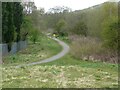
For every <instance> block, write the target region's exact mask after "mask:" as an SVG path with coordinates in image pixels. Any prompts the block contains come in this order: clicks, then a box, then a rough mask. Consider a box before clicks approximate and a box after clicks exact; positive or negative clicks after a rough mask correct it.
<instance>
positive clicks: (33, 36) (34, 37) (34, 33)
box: [30, 28, 39, 44]
mask: <svg viewBox="0 0 120 90" xmlns="http://www.w3.org/2000/svg"><path fill="white" fill-rule="evenodd" d="M38 35H39V31H38V30H37V29H35V28H33V29H31V32H30V39H31V41H32V42H33V43H34V44H35V43H36V41H37V39H38Z"/></svg>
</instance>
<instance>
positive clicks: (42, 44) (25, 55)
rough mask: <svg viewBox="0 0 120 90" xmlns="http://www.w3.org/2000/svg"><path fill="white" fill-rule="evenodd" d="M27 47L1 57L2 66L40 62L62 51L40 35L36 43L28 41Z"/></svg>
mask: <svg viewBox="0 0 120 90" xmlns="http://www.w3.org/2000/svg"><path fill="white" fill-rule="evenodd" d="M28 44H29V45H28V47H27V48H26V49H24V50H22V51H20V52H18V53H16V54H14V55H9V56H6V57H3V62H4V64H3V66H6V65H7V66H13V65H19V64H25V63H30V62H35V61H40V60H43V59H46V58H48V57H51V56H53V55H55V54H57V53H59V52H60V51H61V50H62V47H61V46H60V45H59V44H58V43H57V42H56V41H54V40H52V39H50V38H48V37H46V36H45V35H43V34H41V35H40V36H39V38H38V41H37V42H36V43H35V44H33V43H32V42H31V41H30V40H29V41H28Z"/></svg>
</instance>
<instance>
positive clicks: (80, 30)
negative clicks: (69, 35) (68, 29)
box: [73, 22, 88, 36]
mask: <svg viewBox="0 0 120 90" xmlns="http://www.w3.org/2000/svg"><path fill="white" fill-rule="evenodd" d="M73 32H74V33H75V34H78V35H84V36H87V32H88V29H87V26H86V25H85V23H84V22H79V23H77V24H76V25H75V27H74V29H73Z"/></svg>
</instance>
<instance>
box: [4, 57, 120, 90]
mask: <svg viewBox="0 0 120 90" xmlns="http://www.w3.org/2000/svg"><path fill="white" fill-rule="evenodd" d="M117 68H118V67H117V65H115V64H109V63H101V62H90V61H83V60H81V61H79V60H77V59H75V58H73V57H71V56H70V55H67V56H65V57H63V58H61V59H60V60H57V61H54V62H50V63H47V64H42V65H36V66H30V67H21V68H18V69H16V68H14V67H9V68H3V69H2V70H3V73H2V74H3V80H2V81H3V84H2V85H3V88H4V87H5V88H7V87H11V88H18V87H19V88H117V85H118V76H117V75H118V72H117ZM18 75H19V76H18Z"/></svg>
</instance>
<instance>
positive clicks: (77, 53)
mask: <svg viewBox="0 0 120 90" xmlns="http://www.w3.org/2000/svg"><path fill="white" fill-rule="evenodd" d="M75 37H76V38H74V39H72V40H71V41H72V44H71V54H72V55H73V56H74V57H75V58H77V59H82V60H93V61H96V60H97V61H98V60H100V61H108V62H113V63H116V62H117V55H116V54H115V53H112V52H110V51H108V50H106V48H104V47H103V46H102V42H101V41H100V40H99V39H97V38H92V37H80V36H75Z"/></svg>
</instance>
